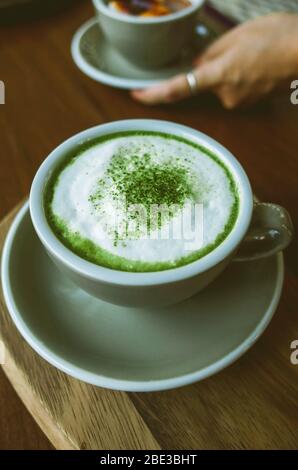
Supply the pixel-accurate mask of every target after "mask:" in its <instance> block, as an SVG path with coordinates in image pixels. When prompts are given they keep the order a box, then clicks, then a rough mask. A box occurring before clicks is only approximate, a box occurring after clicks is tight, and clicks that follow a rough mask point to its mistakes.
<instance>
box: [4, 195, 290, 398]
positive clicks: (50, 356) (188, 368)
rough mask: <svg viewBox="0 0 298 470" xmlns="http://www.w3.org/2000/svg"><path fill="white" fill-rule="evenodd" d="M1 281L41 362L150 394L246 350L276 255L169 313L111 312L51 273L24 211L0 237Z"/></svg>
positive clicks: (227, 275) (268, 299)
mask: <svg viewBox="0 0 298 470" xmlns="http://www.w3.org/2000/svg"><path fill="white" fill-rule="evenodd" d="M2 283H3V290H4V296H5V300H6V303H7V306H8V309H9V311H10V314H11V317H12V319H13V321H14V322H15V324H16V326H17V328H18V329H19V331H20V333H21V334H22V335H23V337H24V338H25V339H26V340H27V342H28V343H29V344H30V345H31V346H32V348H34V349H35V350H36V351H37V352H38V353H39V354H40V355H41V356H42V357H43V358H44V359H46V360H47V361H49V362H50V363H51V364H53V365H54V366H56V367H57V368H59V369H61V370H62V371H64V372H66V373H68V374H70V375H72V376H74V377H76V378H78V379H80V380H83V381H85V382H89V383H91V384H94V385H99V386H102V387H107V388H113V389H119V390H127V391H154V390H163V389H170V388H175V387H179V386H182V385H185V384H189V383H192V382H195V381H198V380H202V379H204V378H205V377H208V376H210V375H212V374H215V373H216V372H218V371H220V370H221V369H223V368H224V367H226V366H228V365H229V364H231V363H232V362H234V361H235V360H236V359H238V358H239V357H240V356H241V355H242V354H243V353H244V352H245V351H247V350H248V349H249V348H250V347H251V346H252V345H253V343H254V342H255V341H256V340H257V339H258V338H259V336H260V335H261V334H262V333H263V331H264V330H265V328H266V327H267V325H268V324H269V322H270V320H271V318H272V316H273V314H274V311H275V309H276V307H277V304H278V301H279V297H280V293H281V288H282V283H283V256H282V254H279V255H277V256H275V257H272V258H267V259H263V260H260V261H257V262H256V261H254V262H248V263H233V264H231V265H230V267H228V269H227V270H226V271H225V272H224V274H222V275H221V277H220V278H219V279H218V280H217V281H215V282H214V283H213V284H212V285H211V286H210V287H208V288H207V289H205V290H204V291H203V292H201V293H200V294H198V295H197V296H196V297H193V298H192V299H190V300H188V301H185V302H183V303H181V304H179V305H176V306H174V307H168V308H163V309H158V310H157V309H155V310H153V309H148V310H141V309H130V308H126V307H117V306H115V305H111V304H107V303H105V302H101V301H99V300H96V299H95V298H93V297H91V296H89V295H88V294H85V293H84V292H83V291H81V290H79V289H78V288H76V287H75V286H74V285H73V284H72V283H71V282H69V281H68V280H66V279H65V278H64V277H63V275H62V274H60V272H59V271H58V270H57V268H56V267H55V265H54V264H53V263H52V261H50V259H49V258H48V256H47V255H46V253H45V252H44V249H43V248H42V246H41V244H40V242H39V240H38V239H37V236H36V235H35V232H34V230H33V227H32V223H31V219H30V215H29V210H28V204H25V206H24V207H23V208H22V209H21V211H20V212H19V214H18V215H17V217H16V219H15V221H14V222H13V224H12V226H11V228H10V230H9V234H8V236H7V239H6V243H5V247H4V251H3V257H2Z"/></svg>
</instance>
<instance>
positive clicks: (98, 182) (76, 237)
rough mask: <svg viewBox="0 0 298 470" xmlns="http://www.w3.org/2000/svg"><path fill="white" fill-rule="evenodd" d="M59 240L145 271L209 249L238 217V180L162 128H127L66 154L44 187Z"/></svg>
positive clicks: (100, 259)
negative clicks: (157, 130) (144, 129)
mask: <svg viewBox="0 0 298 470" xmlns="http://www.w3.org/2000/svg"><path fill="white" fill-rule="evenodd" d="M44 204H45V211H46V216H47V219H48V222H49V224H50V226H51V228H52V230H53V231H54V233H55V234H56V236H57V237H58V238H59V239H60V240H61V242H62V243H63V244H64V245H66V246H67V247H68V248H69V249H70V250H72V251H73V252H74V253H76V254H77V255H79V256H81V257H82V258H84V259H86V260H88V261H91V262H92V263H95V264H98V265H101V266H105V267H108V268H112V269H118V270H121V271H132V272H149V271H161V270H165V269H170V268H174V267H178V266H183V265H185V264H188V263H191V262H193V261H195V260H197V259H199V258H201V257H203V256H205V255H207V254H208V253H210V252H211V251H212V250H214V249H215V248H216V247H217V246H218V245H219V244H221V243H222V242H223V241H224V240H225V238H226V237H227V236H228V235H229V233H230V232H231V230H232V228H233V226H234V224H235V221H236V219H237V215H238V206H239V200H238V193H237V186H236V183H235V181H234V179H233V176H232V174H231V173H230V171H229V170H228V168H227V167H226V166H225V165H224V164H223V163H222V162H221V160H220V159H219V158H217V157H216V156H215V155H213V154H212V153H211V152H210V151H208V150H206V149H205V148H203V147H201V146H199V145H197V144H195V143H193V142H191V141H188V140H185V139H183V138H180V137H176V136H173V135H169V134H163V133H158V132H147V131H146V132H145V131H144V132H136V131H128V132H122V133H117V134H110V135H107V136H105V137H101V138H98V139H95V140H91V141H87V142H86V143H84V144H82V145H81V146H79V147H76V149H75V150H74V151H72V152H71V153H70V154H68V155H66V156H65V159H64V160H63V162H62V164H60V166H59V167H57V168H56V169H55V171H54V173H53V174H52V176H51V178H50V180H49V182H48V184H47V187H46V191H45V200H44Z"/></svg>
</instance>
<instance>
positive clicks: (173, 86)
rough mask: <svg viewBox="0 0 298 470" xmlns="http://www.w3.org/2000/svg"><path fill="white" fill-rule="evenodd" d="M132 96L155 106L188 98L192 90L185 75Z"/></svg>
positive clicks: (136, 91)
mask: <svg viewBox="0 0 298 470" xmlns="http://www.w3.org/2000/svg"><path fill="white" fill-rule="evenodd" d="M131 94H132V97H133V98H135V99H136V100H138V101H141V102H142V103H145V104H152V105H153V104H157V103H171V102H174V101H178V100H180V99H183V98H186V97H187V96H189V95H190V89H189V85H188V83H187V80H186V77H185V75H178V76H176V77H174V78H171V79H170V80H166V81H164V82H161V83H159V84H158V85H154V86H152V87H150V88H147V89H145V90H134V91H133V92H132V93H131Z"/></svg>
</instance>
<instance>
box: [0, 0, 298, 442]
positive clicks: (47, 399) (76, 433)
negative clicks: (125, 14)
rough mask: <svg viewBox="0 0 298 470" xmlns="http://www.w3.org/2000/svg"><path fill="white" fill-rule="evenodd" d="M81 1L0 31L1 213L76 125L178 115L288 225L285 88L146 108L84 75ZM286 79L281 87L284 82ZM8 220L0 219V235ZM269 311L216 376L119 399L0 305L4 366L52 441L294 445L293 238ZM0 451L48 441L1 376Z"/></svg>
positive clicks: (297, 255) (294, 143)
mask: <svg viewBox="0 0 298 470" xmlns="http://www.w3.org/2000/svg"><path fill="white" fill-rule="evenodd" d="M92 15H93V12H92V8H91V5H90V4H89V3H86V2H82V3H79V4H77V5H75V6H74V8H72V9H70V10H68V11H66V12H64V13H63V14H60V15H57V16H55V17H52V18H48V19H44V20H42V21H39V22H35V23H31V24H27V25H22V26H15V27H10V28H2V29H0V79H1V80H3V81H4V82H5V85H6V104H5V105H2V106H0V165H1V170H0V217H3V216H4V215H5V214H7V213H8V212H9V210H11V209H12V208H13V207H14V206H15V204H17V203H18V201H20V199H22V198H24V197H25V196H26V195H27V193H28V190H29V188H30V184H31V181H32V178H33V175H34V173H35V171H36V169H37V168H38V166H39V165H40V163H41V162H42V160H43V159H44V158H45V157H46V155H47V154H48V153H49V152H50V151H51V150H52V149H53V148H54V147H55V146H56V145H57V144H59V143H60V142H62V141H63V140H64V139H65V138H67V137H69V136H70V135H72V134H74V133H75V132H78V131H80V130H82V129H84V128H87V127H90V126H93V125H95V124H99V123H102V122H105V121H110V120H115V119H125V118H144V117H147V118H157V119H167V120H173V121H176V122H180V123H183V124H186V125H189V126H192V127H194V128H196V129H199V130H201V131H203V132H206V133H207V134H209V135H210V136H212V137H214V138H215V139H217V140H219V141H220V142H221V143H223V144H224V145H225V146H226V147H228V148H229V149H230V150H231V151H232V152H233V153H234V154H235V155H236V156H237V158H238V159H239V160H240V162H241V163H242V164H243V166H244V167H245V169H246V171H247V173H248V175H249V177H250V180H251V182H252V185H253V188H254V191H255V192H256V193H257V194H258V195H259V196H260V198H261V199H263V200H266V201H272V202H275V203H279V204H282V205H284V206H285V207H286V208H287V209H288V210H289V211H290V213H291V215H292V218H293V221H294V224H295V225H297V223H298V211H297V187H298V171H297V167H298V154H297V147H298V135H297V128H298V106H294V105H291V103H290V99H289V96H290V92H289V93H286V94H285V95H283V96H272V97H271V98H270V99H268V100H266V101H265V102H263V103H261V104H259V105H258V106H255V107H254V108H252V109H250V110H239V111H234V112H227V111H225V110H223V109H222V108H221V106H220V105H219V103H218V102H217V101H216V100H215V99H214V98H213V97H211V96H208V95H206V96H205V95H200V96H198V97H197V98H195V99H191V100H189V101H188V102H185V103H182V104H179V105H175V106H169V107H167V106H158V107H150V108H145V107H144V106H142V105H140V104H138V103H136V102H134V101H132V100H131V98H130V96H129V94H128V93H127V92H124V91H121V90H115V89H111V88H108V87H105V86H103V85H100V84H98V83H95V82H93V81H92V80H90V79H89V78H87V77H85V76H84V75H83V74H82V73H81V72H80V71H79V70H77V68H76V67H75V65H74V64H73V62H72V60H71V57H70V53H69V46H70V41H71V38H72V35H73V33H74V31H75V30H76V29H77V27H78V26H79V25H80V24H81V23H82V22H83V21H85V20H87V19H88V18H90V17H91V16H92ZM289 85H290V84H289ZM10 221H11V217H10V216H9V218H8V219H6V221H5V222H4V223H3V224H2V225H1V229H0V231H1V240H3V237H4V235H5V232H6V230H7V227H8V225H9V223H10ZM285 259H286V280H285V286H284V291H283V295H282V299H281V302H280V306H279V308H278V311H277V313H276V315H275V317H274V319H273V321H272V323H271V324H270V326H269V328H268V329H267V331H266V332H265V334H264V335H263V337H262V338H261V339H260V340H259V341H258V343H257V344H256V345H255V346H254V347H253V349H252V350H251V351H249V352H248V353H247V354H246V355H245V356H244V357H243V358H242V359H240V360H239V361H238V362H237V363H236V364H234V365H233V366H231V367H229V368H228V369H227V370H225V371H223V372H221V373H220V374H218V375H217V376H215V377H212V378H209V379H207V380H205V381H204V382H202V383H199V384H196V385H192V386H188V387H185V388H183V389H180V390H176V391H170V392H163V393H146V394H126V393H120V392H111V391H105V390H102V389H98V388H95V387H91V386H88V385H85V384H83V383H81V382H78V381H76V380H74V379H71V378H69V377H67V376H66V375H65V374H63V373H61V372H58V371H57V370H55V369H54V368H53V367H51V366H50V365H48V364H46V363H45V361H43V360H42V359H41V358H39V357H38V356H37V355H36V354H35V353H34V352H33V351H32V349H31V348H30V347H29V346H28V345H27V344H26V343H25V342H24V341H23V340H22V339H21V337H20V335H19V334H18V333H17V332H16V330H15V328H14V326H13V325H12V324H11V321H10V318H9V316H8V314H7V311H6V309H5V306H4V304H3V301H2V312H1V335H2V337H3V339H4V342H5V345H6V364H5V366H4V370H5V373H6V374H7V376H8V377H9V380H10V381H11V383H12V384H13V386H14V388H15V390H16V391H17V393H18V394H19V396H20V397H21V399H22V400H23V402H24V404H25V405H26V407H27V408H28V410H29V411H30V412H31V413H32V414H33V416H34V418H35V420H36V421H37V423H38V424H39V426H40V427H41V428H42V430H43V431H44V433H46V435H47V436H48V438H49V439H50V441H51V442H52V443H53V445H54V446H55V447H57V448H76V449H85V448H93V449H100V448H107V449H113V448H114V449H115V448H121V449H131V448H143V449H149V448H152V449H158V448H162V449H170V448H177V449H185V448H189V449H206V448H219V449H230V448H239V449H243V448H266V449H280V448H288V449H294V448H297V445H298V407H297V392H298V390H297V388H298V380H297V372H298V366H294V365H292V364H291V363H290V353H291V350H290V343H291V341H293V340H294V339H298V322H297V310H298V264H297V259H298V245H297V240H294V242H293V243H292V245H291V247H290V248H289V249H288V250H287V251H286V254H285ZM0 406H1V418H0V426H1V429H0V448H51V445H50V444H49V443H48V442H47V440H46V439H45V438H44V437H43V434H42V433H41V431H39V430H38V428H37V427H36V426H35V424H34V422H33V421H32V418H31V417H30V416H29V414H28V413H27V412H26V411H25V408H24V407H22V405H21V404H20V402H19V401H18V399H17V397H16V395H15V394H14V393H12V391H11V386H10V384H9V383H8V382H7V381H6V379H4V377H3V376H2V375H0Z"/></svg>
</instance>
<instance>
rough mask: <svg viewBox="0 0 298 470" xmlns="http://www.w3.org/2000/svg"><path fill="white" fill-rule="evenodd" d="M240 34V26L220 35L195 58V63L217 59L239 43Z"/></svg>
mask: <svg viewBox="0 0 298 470" xmlns="http://www.w3.org/2000/svg"><path fill="white" fill-rule="evenodd" d="M238 34H239V31H238V27H236V28H234V29H232V30H231V31H229V32H227V33H225V34H223V35H222V36H220V37H219V38H218V39H216V40H215V41H214V42H212V43H211V44H210V46H208V47H207V48H206V49H205V50H204V51H203V52H202V53H201V54H200V55H199V56H198V57H197V58H196V59H195V60H194V64H195V65H199V64H203V63H205V62H207V61H210V60H214V59H216V58H217V57H219V56H220V55H221V54H224V53H225V51H227V50H229V49H230V48H231V47H232V46H233V45H234V44H235V43H237V40H236V39H237V35H238Z"/></svg>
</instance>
